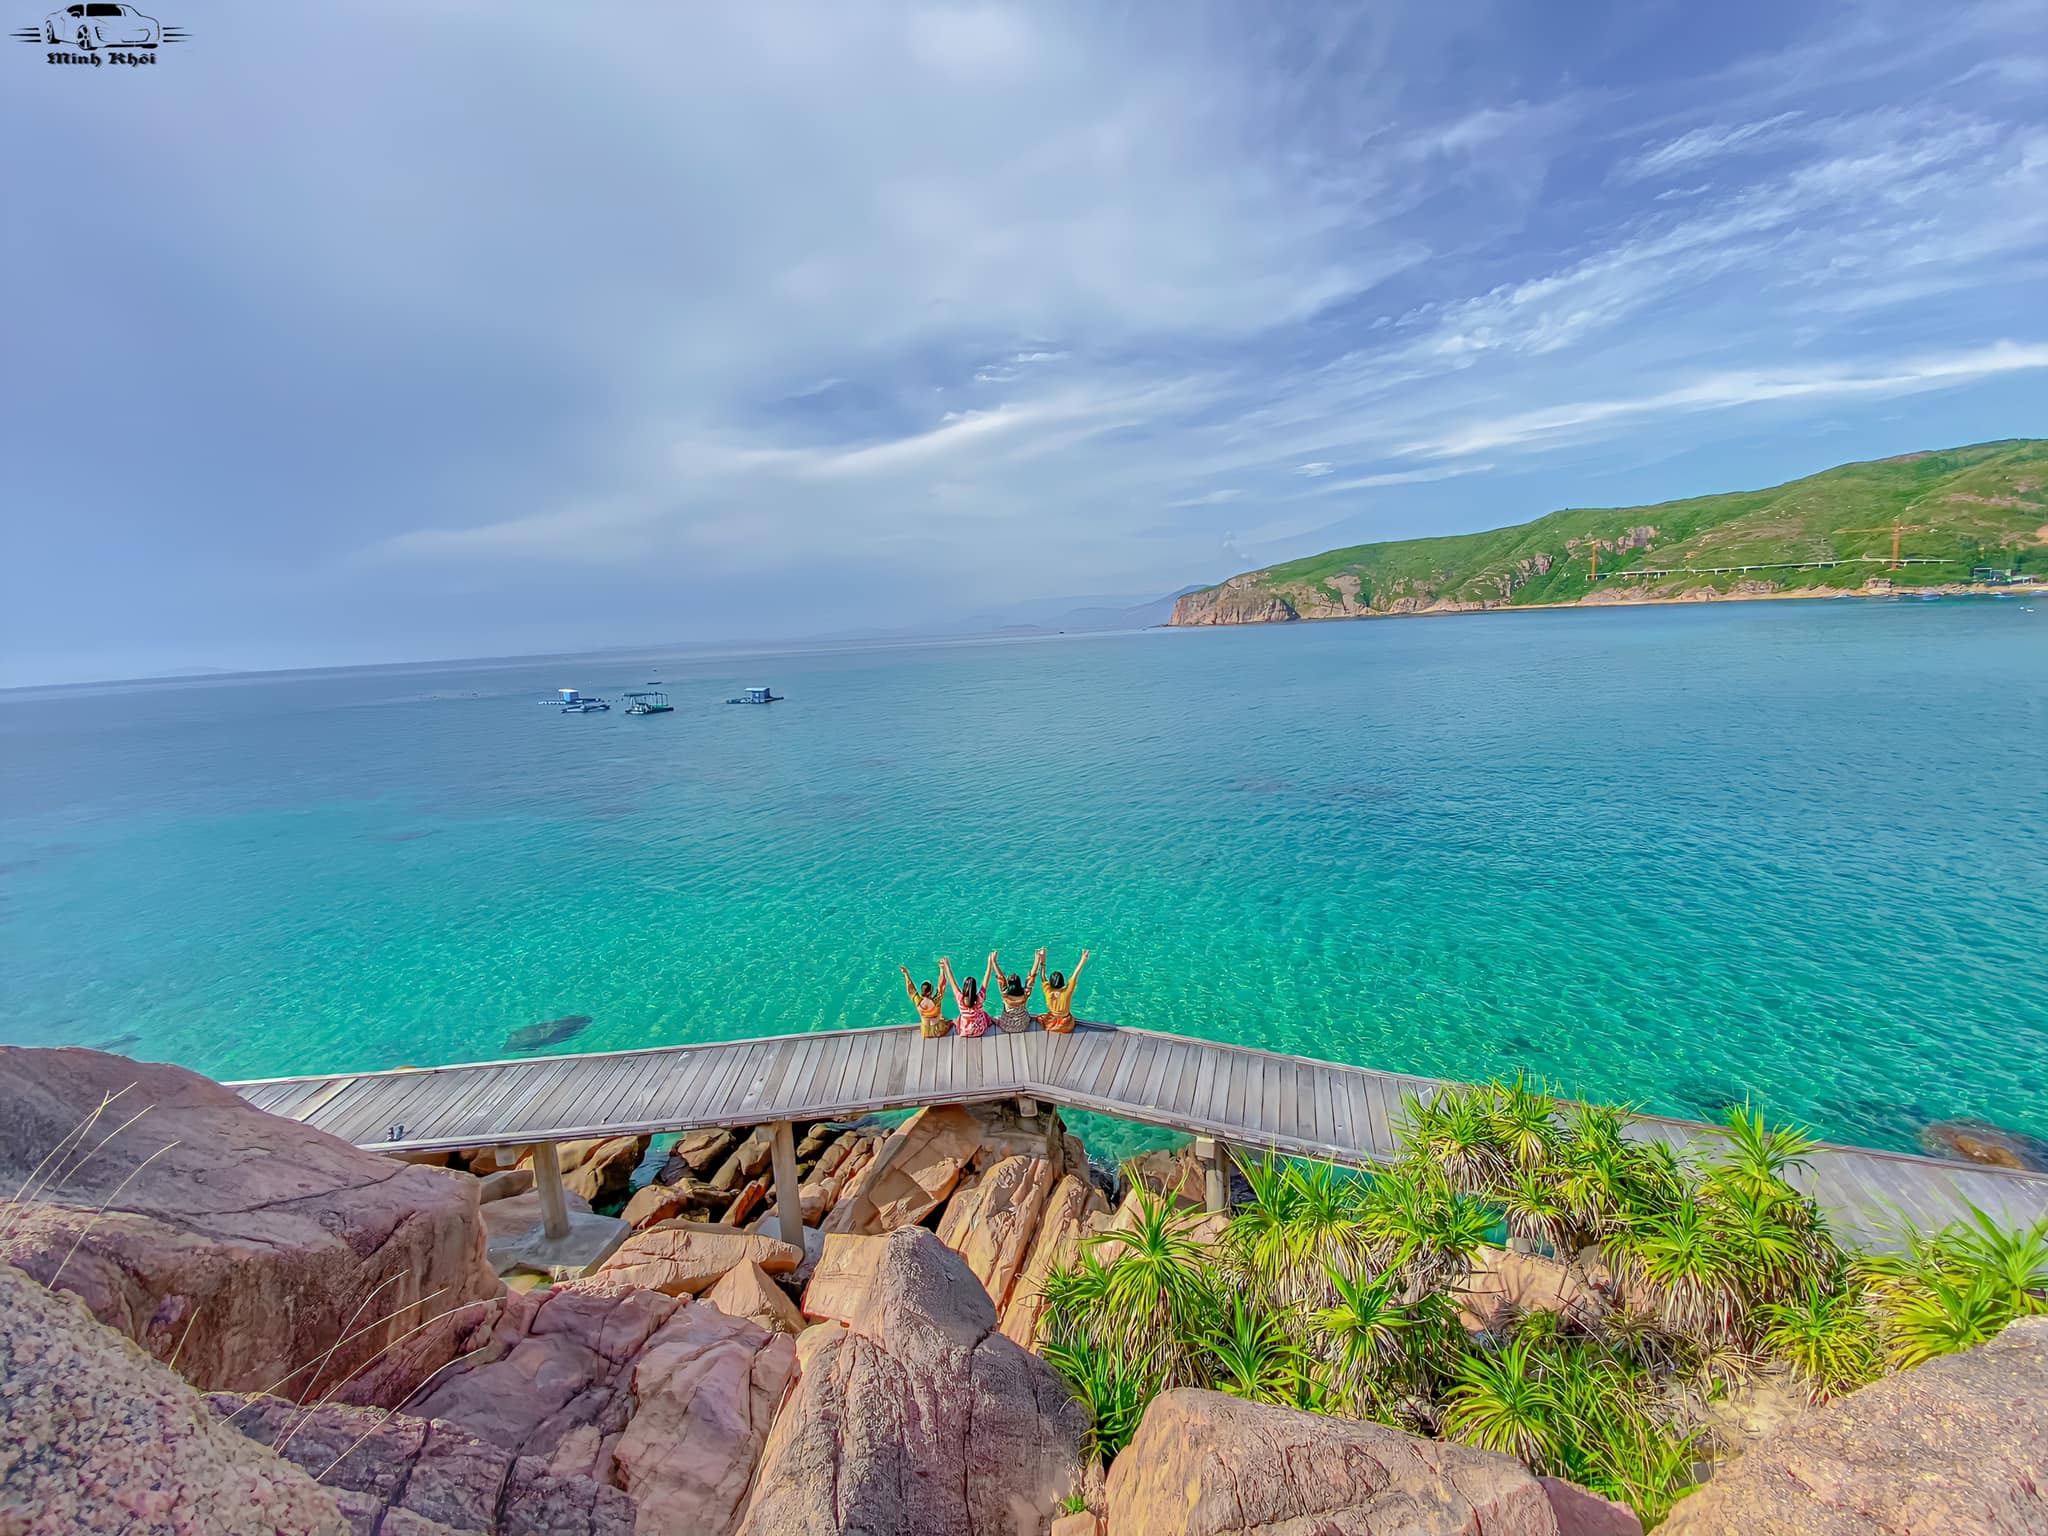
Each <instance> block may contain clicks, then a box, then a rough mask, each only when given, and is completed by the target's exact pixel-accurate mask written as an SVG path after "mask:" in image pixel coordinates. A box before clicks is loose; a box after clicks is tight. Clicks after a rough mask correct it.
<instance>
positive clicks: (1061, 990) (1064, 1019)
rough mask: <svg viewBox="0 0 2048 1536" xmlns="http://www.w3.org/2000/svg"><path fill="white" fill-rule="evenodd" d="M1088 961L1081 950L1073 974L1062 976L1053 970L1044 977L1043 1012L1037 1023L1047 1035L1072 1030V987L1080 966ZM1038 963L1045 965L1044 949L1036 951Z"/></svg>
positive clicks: (1079, 976) (1069, 1032) (1040, 966)
mask: <svg viewBox="0 0 2048 1536" xmlns="http://www.w3.org/2000/svg"><path fill="white" fill-rule="evenodd" d="M1087 963H1088V951H1087V950H1085V949H1084V950H1082V951H1081V958H1080V959H1078V960H1076V961H1075V962H1074V974H1073V975H1071V976H1062V975H1061V974H1060V973H1059V972H1058V971H1054V972H1053V973H1052V974H1051V975H1049V976H1047V977H1046V978H1045V1012H1044V1013H1043V1014H1041V1015H1040V1016H1039V1020H1038V1022H1039V1024H1040V1025H1042V1026H1043V1027H1044V1029H1045V1032H1046V1033H1047V1034H1049V1035H1071V1034H1072V1033H1073V1032H1074V987H1075V985H1076V984H1077V983H1078V982H1079V981H1080V980H1081V967H1082V966H1084V965H1086V964H1087ZM1038 964H1039V968H1040V969H1041V970H1042V969H1044V966H1045V951H1044V950H1042V949H1041V950H1040V951H1039V952H1038Z"/></svg>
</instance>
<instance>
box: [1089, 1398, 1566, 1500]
mask: <svg viewBox="0 0 2048 1536" xmlns="http://www.w3.org/2000/svg"><path fill="white" fill-rule="evenodd" d="M1108 1494H1109V1528H1110V1529H1111V1530H1112V1531H1114V1532H1116V1533H1117V1536H1266V1533H1271V1536H1279V1533H1281V1532H1286V1533H1289V1536H1292V1533H1295V1532H1300V1533H1302V1536H1308V1533H1311V1532H1313V1533H1314V1536H1387V1533H1391V1532H1397V1531H1398V1532H1400V1533H1402V1536H1558V1526H1557V1520H1556V1518H1555V1517H1554V1516H1553V1515H1552V1513H1551V1508H1550V1500H1549V1498H1548V1497H1546V1495H1545V1494H1544V1491H1543V1486H1542V1484H1540V1483H1539V1482H1538V1481H1537V1480H1536V1478H1535V1477H1534V1476H1532V1475H1531V1474H1530V1472H1529V1469H1528V1468H1527V1467H1525V1466H1523V1465H1522V1464H1521V1463H1520V1462H1519V1461H1516V1460H1514V1459H1513V1458H1512V1457H1508V1456H1496V1455H1494V1454H1493V1453H1492V1452H1491V1451H1481V1450H1475V1449H1473V1448H1472V1447H1470V1446H1465V1445H1453V1444H1446V1443H1443V1442H1440V1441H1435V1440H1418V1439H1416V1438H1415V1437H1414V1436H1412V1435H1404V1434H1402V1433H1401V1431H1399V1430H1398V1429H1389V1428H1388V1427H1387V1426H1385V1425H1383V1424H1373V1423H1367V1422H1361V1421H1357V1420H1350V1419H1327V1418H1323V1417H1321V1416H1319V1415H1317V1414H1313V1413H1302V1412H1300V1411H1298V1410H1296V1409H1293V1408H1275V1407H1270V1406H1267V1405H1265V1404H1259V1403H1246V1402H1241V1401H1239V1400H1238V1399H1237V1398H1234V1397H1226V1396H1225V1395H1224V1394H1223V1393H1221V1392H1201V1391H1196V1390H1194V1389H1192V1388H1179V1389H1176V1390H1174V1391H1171V1392H1162V1393H1161V1394H1160V1395H1159V1396H1158V1397H1155V1398H1154V1399H1153V1400H1152V1404H1151V1406H1150V1407H1149V1408H1147V1409H1146V1410H1145V1417H1144V1419H1143V1421H1142V1422H1141V1423H1140V1424H1139V1425H1138V1433H1137V1435H1136V1436H1135V1437H1133V1439H1132V1441H1131V1443H1130V1445H1129V1446H1127V1447H1126V1448H1125V1450H1124V1452H1123V1454H1122V1455H1120V1456H1118V1457H1117V1459H1116V1462H1115V1464H1114V1465H1113V1466H1112V1467H1111V1468H1110V1469H1109V1486H1108Z"/></svg>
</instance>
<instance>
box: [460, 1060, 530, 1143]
mask: <svg viewBox="0 0 2048 1536" xmlns="http://www.w3.org/2000/svg"><path fill="white" fill-rule="evenodd" d="M473 1070H474V1072H475V1074H476V1079H477V1091H476V1092H474V1093H468V1094H464V1095H463V1096H462V1099H461V1101H460V1104H459V1106H458V1108H457V1110H456V1113H454V1114H452V1115H450V1116H449V1117H448V1120H447V1121H446V1123H445V1124H444V1125H443V1126H442V1128H441V1134H442V1135H443V1136H445V1137H449V1138H460V1142H461V1144H462V1145H464V1146H491V1145H495V1144H496V1139H497V1137H496V1132H497V1130H498V1127H499V1124H500V1122H501V1118H502V1113H503V1110H504V1107H505V1105H506V1103H507V1102H508V1101H509V1100H510V1098H511V1096H512V1091H513V1089H514V1088H515V1087H516V1086H518V1084H519V1083H521V1082H523V1081H526V1080H527V1079H528V1078H530V1077H533V1076H537V1075H538V1074H539V1072H540V1068H539V1066H538V1065H537V1064H532V1065H529V1064H527V1063H519V1064H516V1065H513V1066H509V1067H477V1068H474V1069H473Z"/></svg>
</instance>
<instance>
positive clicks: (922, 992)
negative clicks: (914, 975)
mask: <svg viewBox="0 0 2048 1536" xmlns="http://www.w3.org/2000/svg"><path fill="white" fill-rule="evenodd" d="M896 969H897V970H899V971H901V972H902V973H903V990H904V991H906V992H908V993H909V994H910V1005H911V1006H912V1007H913V1008H915V1009H916V1010H917V1026H918V1028H919V1029H921V1030H923V1031H924V1037H925V1039H927V1040H936V1039H938V1038H939V1036H941V1035H943V1034H944V1033H945V1032H946V1031H947V1030H949V1029H951V1028H952V1027H953V1026H952V1025H951V1024H949V1023H948V1022H947V1021H946V1019H945V1017H944V1015H942V1014H941V1013H940V1012H939V1008H940V1004H941V997H940V993H939V991H938V988H937V986H935V985H934V984H933V983H931V982H929V981H928V982H926V983H925V984H924V985H923V986H921V987H920V986H919V985H918V984H917V983H916V982H914V981H912V980H911V979H910V967H909V966H907V965H899V966H897V967H896ZM945 974H946V973H945V971H944V969H943V968H942V969H941V970H940V972H939V977H940V982H941V983H943V981H944V979H945Z"/></svg>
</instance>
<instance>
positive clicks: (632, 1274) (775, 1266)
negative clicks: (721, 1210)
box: [598, 1221, 804, 1296]
mask: <svg viewBox="0 0 2048 1536" xmlns="http://www.w3.org/2000/svg"><path fill="white" fill-rule="evenodd" d="M803 1258H804V1253H803V1250H802V1249H801V1248H798V1247H797V1246H795V1245H794V1244H793V1243H785V1242H782V1241H781V1240H779V1239H777V1238H773V1237H766V1236H763V1235H761V1234H759V1233H754V1232H739V1231H735V1230H734V1229H733V1228H731V1227H715V1226H711V1225H710V1224H708V1223H705V1222H695V1221H664V1222H658V1223H656V1224H655V1225H654V1226H651V1227H649V1228H648V1229H647V1230H646V1231H644V1232H635V1233H634V1234H633V1235H632V1236H631V1237H629V1238H627V1239H626V1241H625V1242H624V1243H623V1244H621V1245H620V1247H619V1250H618V1252H616V1253H614V1254H613V1255H612V1256H611V1257H610V1258H608V1259H606V1260H605V1261H604V1265H603V1267H602V1268H600V1269H599V1270H598V1274H599V1275H601V1276H603V1277H604V1278H606V1279H609V1280H612V1281H615V1282H617V1283H619V1284H622V1285H635V1286H640V1287H642V1288H643V1289H645V1290H650V1291H660V1292H661V1293H662V1294H663V1295H665V1296H696V1295H700V1294H702V1293H703V1292H705V1291H708V1290H710V1289H711V1287H712V1286H714V1285H716V1284H717V1283H718V1282H719V1279H720V1278H721V1277H722V1276H723V1275H724V1274H725V1273H726V1271H728V1270H731V1269H736V1268H738V1267H739V1266H740V1265H742V1264H745V1263H749V1262H752V1263H755V1264H758V1265H760V1266H761V1268H763V1269H764V1270H766V1271H768V1272H769V1273H770V1274H788V1273H789V1272H790V1271H791V1270H794V1269H795V1268H796V1267H797V1265H799V1264H801V1263H802V1262H803Z"/></svg>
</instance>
